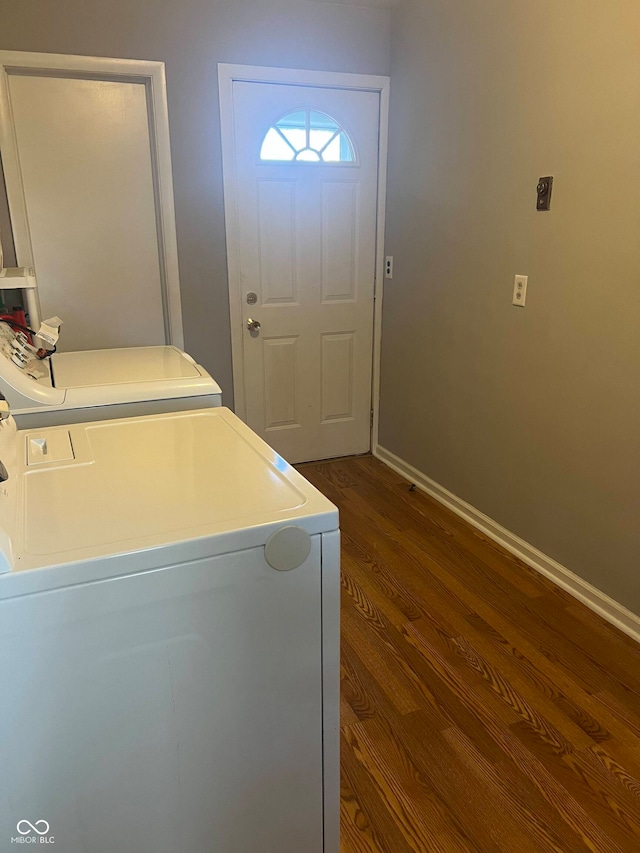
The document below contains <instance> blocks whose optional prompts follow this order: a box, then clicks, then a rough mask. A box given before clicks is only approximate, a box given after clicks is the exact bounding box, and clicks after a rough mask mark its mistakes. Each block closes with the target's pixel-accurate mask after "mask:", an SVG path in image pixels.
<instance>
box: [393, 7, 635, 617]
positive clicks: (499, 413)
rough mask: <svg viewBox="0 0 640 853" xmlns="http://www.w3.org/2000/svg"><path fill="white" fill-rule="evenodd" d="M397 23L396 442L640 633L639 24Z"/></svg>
mask: <svg viewBox="0 0 640 853" xmlns="http://www.w3.org/2000/svg"><path fill="white" fill-rule="evenodd" d="M395 23H396V27H395V32H394V39H393V45H392V63H391V77H392V96H391V150H390V167H389V204H388V211H387V217H388V218H387V221H388V235H387V246H386V251H387V252H389V253H392V254H393V255H394V256H395V270H394V280H393V282H390V283H389V284H388V285H387V286H386V288H385V303H384V329H383V354H382V359H383V364H382V413H381V436H380V441H381V444H382V445H383V446H384V447H386V448H388V449H389V450H391V451H393V452H394V453H396V454H398V455H399V456H400V457H402V458H404V459H405V460H406V461H408V462H410V463H411V464H413V465H414V466H416V467H417V468H418V469H420V470H421V471H423V472H425V473H426V474H428V475H429V476H430V477H432V478H433V479H434V480H436V481H437V482H439V483H440V484H442V485H444V486H446V487H447V488H448V489H450V490H451V491H452V492H454V493H455V494H457V495H458V496H460V497H462V498H464V499H465V500H467V501H469V502H470V503H471V504H473V505H474V506H476V507H477V508H478V509H480V510H482V511H483V512H484V513H486V514H488V515H489V516H491V517H492V518H494V519H495V520H497V521H498V522H500V523H501V524H503V525H505V526H506V527H507V528H509V529H510V530H512V531H513V532H515V533H517V534H519V535H520V536H522V537H523V538H524V539H526V540H527V541H529V542H530V543H532V544H533V545H535V546H537V547H538V548H540V549H541V550H542V551H544V552H545V553H547V554H549V555H551V556H552V557H554V558H555V559H557V560H559V561H560V562H561V563H563V564H564V565H566V566H567V567H568V568H570V569H571V570H573V571H574V572H576V573H577V574H578V575H580V576H582V577H583V578H584V579H586V580H587V581H589V582H591V583H593V584H594V585H595V586H597V587H599V588H600V589H602V590H603V591H605V592H606V593H608V594H609V595H611V596H612V597H613V598H615V599H617V600H618V601H620V602H621V603H623V604H624V605H626V606H627V607H629V608H630V609H632V610H634V611H635V612H636V613H640V582H639V580H640V237H639V235H640V7H639V5H638V3H637V2H636V0H609V2H607V3H602V2H601V0H562V2H561V3H559V2H558V0H536V2H534V3H530V2H524V0H482V2H478V0H455V2H451V0H430V2H428V3H426V2H424V0H423V2H415V3H409V4H408V5H407V6H406V7H405V8H404V9H403V11H401V12H397V13H395ZM550 174H551V175H554V176H555V186H554V192H553V202H552V210H551V212H549V213H536V211H535V187H536V183H537V179H538V177H539V176H542V175H550ZM516 273H520V274H524V275H528V276H529V294H528V300H527V307H526V308H525V309H521V308H515V307H512V306H511V294H512V288H513V278H514V275H515V274H516Z"/></svg>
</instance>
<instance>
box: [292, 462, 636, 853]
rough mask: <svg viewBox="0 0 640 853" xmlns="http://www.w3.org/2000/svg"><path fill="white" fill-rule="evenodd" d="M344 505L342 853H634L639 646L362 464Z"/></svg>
mask: <svg viewBox="0 0 640 853" xmlns="http://www.w3.org/2000/svg"><path fill="white" fill-rule="evenodd" d="M299 469H300V470H301V472H302V473H303V474H304V476H305V477H307V478H308V479H309V480H311V482H312V483H314V484H315V485H316V486H317V487H318V488H319V489H320V490H321V491H323V492H324V493H325V494H326V495H327V496H328V497H329V498H330V499H331V500H333V501H334V502H335V503H336V504H337V505H338V506H339V508H340V514H341V528H342V539H343V548H342V587H343V596H342V700H341V706H342V707H341V713H342V719H341V738H342V845H341V849H342V853H353V851H358V853H359V851H369V853H370V851H385V853H406V851H421V853H422V851H446V853H448V851H468V850H473V851H481V853H488V851H507V853H524V851H541V850H543V851H546V850H556V851H571V853H578V851H584V850H590V851H594V853H608V851H640V647H639V646H638V645H636V644H635V643H634V642H633V641H632V640H631V639H630V638H628V637H626V636H625V635H624V634H622V633H620V632H619V631H617V630H616V629H614V628H613V627H611V626H609V625H608V624H607V623H605V622H604V621H603V620H601V619H600V618H599V617H598V616H596V615H595V614H594V613H592V612H591V611H590V610H588V609H587V608H586V607H583V606H582V605H581V604H580V603H579V602H577V601H576V600H575V599H573V598H572V597H571V596H569V595H568V594H567V593H565V592H564V591H562V590H561V589H559V588H558V587H556V586H554V585H553V584H552V583H551V582H550V581H547V580H546V579H545V578H543V577H541V576H540V575H538V574H537V573H535V572H534V571H533V570H531V569H530V568H528V567H527V566H526V565H524V564H523V563H521V562H520V561H519V560H517V559H516V558H514V557H512V556H511V555H510V554H508V553H507V552H506V551H504V550H502V549H501V548H500V547H498V546H497V545H496V544H495V543H493V542H492V541H491V540H489V539H486V538H485V537H484V536H482V535H481V534H480V533H478V532H477V531H475V530H474V529H473V528H471V527H470V526H469V525H467V524H466V523H465V522H464V521H462V520H461V519H460V518H458V517H457V516H455V515H454V514H453V513H451V512H449V511H448V510H446V509H445V508H444V507H442V506H441V505H440V504H438V503H436V502H435V501H433V500H431V499H430V498H429V497H427V496H426V495H425V494H423V493H421V492H419V491H417V490H416V491H409V488H408V486H409V484H408V483H407V482H406V481H405V480H403V479H402V478H401V477H399V476H398V475H396V474H395V473H394V472H393V471H391V470H390V469H389V468H387V467H386V466H384V465H383V464H382V463H380V462H378V461H377V460H375V459H373V458H372V457H358V458H350V459H343V460H334V461H330V462H318V463H310V464H307V465H301V466H299Z"/></svg>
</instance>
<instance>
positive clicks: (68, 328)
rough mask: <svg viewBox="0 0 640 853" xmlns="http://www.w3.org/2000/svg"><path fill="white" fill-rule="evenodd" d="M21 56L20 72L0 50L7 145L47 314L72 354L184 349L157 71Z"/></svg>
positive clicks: (18, 230) (19, 249) (15, 213)
mask: <svg viewBox="0 0 640 853" xmlns="http://www.w3.org/2000/svg"><path fill="white" fill-rule="evenodd" d="M13 56H18V57H19V58H20V56H21V55H20V54H17V55H16V54H14V55H13ZM34 56H35V57H37V58H38V61H40V62H41V63H44V66H50V63H49V62H48V60H50V59H54V60H56V61H57V64H58V66H59V67H57V68H51V67H37V66H34V65H33V64H31V63H32V62H33V57H34ZM26 58H27V60H29V58H31V62H29V61H27V62H24V63H23V64H18V65H13V64H9V63H8V62H7V61H6V59H7V57H6V54H4V55H3V54H1V53H0V60H2V59H4V60H5V63H4V67H3V72H4V73H3V75H2V91H1V92H0V97H1V98H2V101H3V103H2V111H1V115H0V121H1V124H2V128H1V131H0V146H1V147H2V157H3V163H4V167H5V172H6V183H7V194H8V197H9V206H10V211H11V219H12V224H13V230H14V238H15V243H16V253H17V256H18V263H19V264H20V265H21V266H22V265H27V264H33V265H34V266H35V269H36V275H37V280H38V296H39V301H40V311H41V316H42V317H48V316H51V315H54V314H57V315H58V316H59V317H61V318H62V319H63V320H64V326H63V330H62V337H61V347H60V348H61V349H65V350H79V349H102V348H106V347H122V346H135V345H154V344H155V345H159V344H165V343H175V344H177V345H178V346H181V345H182V328H181V317H180V305H179V292H178V291H177V288H178V280H177V262H176V260H175V226H174V216H173V201H172V193H171V173H170V166H169V165H168V164H169V160H168V127H167V126H166V107H165V108H164V110H163V112H164V136H165V137H166V138H165V140H164V145H165V146H166V151H165V152H164V155H165V157H164V160H165V162H164V163H163V162H161V160H162V154H163V152H161V151H159V150H158V149H159V141H160V143H161V144H162V142H163V141H162V140H159V135H158V129H159V124H161V123H162V118H163V116H162V115H160V116H159V115H158V111H157V109H156V107H157V101H158V96H160V102H161V103H160V106H161V107H162V106H163V105H164V91H163V84H164V75H163V70H162V67H161V63H142V65H144V66H151V68H149V69H147V72H148V73H137V74H132V73H130V72H131V71H132V70H134V71H136V70H137V71H139V72H142V71H143V69H141V68H139V67H137V66H138V64H137V63H125V65H126V66H128V67H126V68H122V67H121V63H119V61H117V60H85V66H84V67H80V68H78V67H73V66H74V65H77V64H78V58H77V57H76V58H74V57H46V56H43V55H37V54H27V55H26ZM65 60H68V62H67V63H66V64H67V65H68V66H69V67H64V66H65ZM80 60H82V58H80ZM93 63H97V66H99V67H97V66H96V67H95V68H93V70H92V64H93ZM109 63H112V66H111V67H110V66H109ZM131 66H133V68H132V67H131ZM153 66H156V67H155V68H154V67H153ZM157 66H159V68H158V67H157ZM158 70H159V71H160V78H161V79H156V80H155V81H154V80H153V76H154V72H156V77H157V72H158ZM123 72H125V73H123ZM154 83H155V84H156V90H157V88H158V86H157V84H158V83H161V84H162V86H161V87H160V88H161V90H162V91H161V92H158V91H156V92H155V93H154V91H153V84H154ZM154 95H155V101H156V103H154ZM159 120H160V122H159ZM159 166H160V167H162V166H164V167H165V173H164V174H161V168H159ZM167 169H168V174H167ZM167 184H168V186H167ZM167 207H169V209H167Z"/></svg>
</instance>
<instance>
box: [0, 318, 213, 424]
mask: <svg viewBox="0 0 640 853" xmlns="http://www.w3.org/2000/svg"><path fill="white" fill-rule="evenodd" d="M15 337H16V336H15V334H14V332H13V331H12V330H11V328H10V327H9V326H8V325H7V324H5V323H0V392H1V393H2V394H3V395H4V396H5V397H6V399H7V400H8V401H9V404H10V406H11V412H12V415H13V416H14V418H15V419H16V423H17V424H18V427H19V428H20V429H25V428H30V427H42V426H54V425H57V424H70V423H79V422H83V421H95V420H105V419H107V418H121V417H130V416H135V415H148V414H157V413H161V412H172V411H181V410H187V409H198V408H209V407H211V406H220V405H221V396H222V392H221V391H220V387H219V386H218V384H217V383H216V382H215V381H214V380H213V379H212V378H211V376H209V374H208V373H207V371H206V370H205V369H204V368H203V367H201V366H200V365H199V364H196V362H195V361H194V360H193V359H192V358H191V356H189V355H187V354H186V353H184V352H182V351H181V350H179V349H177V347H171V346H155V347H123V348H121V349H108V350H91V351H86V352H61V353H54V354H53V355H52V356H50V357H49V358H45V359H43V360H40V359H37V358H32V359H31V360H30V361H28V362H27V364H26V365H24V366H22V367H19V366H17V365H16V364H15V363H14V362H13V361H12V360H11V354H12V343H13V340H14V339H15Z"/></svg>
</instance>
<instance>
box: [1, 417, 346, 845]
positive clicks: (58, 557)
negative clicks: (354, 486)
mask: <svg viewBox="0 0 640 853" xmlns="http://www.w3.org/2000/svg"><path fill="white" fill-rule="evenodd" d="M0 460H1V461H2V467H1V469H0V481H1V482H0V559H1V564H0V692H1V695H2V701H1V702H0V732H1V733H2V734H1V737H0V767H1V768H2V772H1V773H0V849H2V850H4V849H7V850H8V849H13V848H12V847H11V845H12V844H14V843H26V842H20V839H23V838H27V839H30V838H34V839H51V838H53V839H54V843H55V845H56V847H55V849H59V850H64V853H116V851H117V853H128V852H129V851H131V853H133V851H135V853H210V851H216V853H257V851H265V853H267V851H269V853H321V851H322V853H337V851H338V812H339V809H338V791H339V776H338V763H339V762H338V719H339V718H338V713H339V702H338V683H339V531H338V512H337V510H336V508H335V507H334V506H333V505H332V504H331V503H330V502H329V501H328V500H327V499H326V498H325V497H323V496H322V495H321V494H320V493H319V492H318V491H317V490H316V489H315V488H314V487H313V486H311V485H310V484H309V483H308V482H307V481H306V480H305V479H304V478H303V477H302V476H301V475H300V474H298V473H297V472H296V471H295V470H294V469H292V468H291V467H290V466H289V465H288V464H287V463H286V462H285V461H284V460H283V459H282V458H281V457H279V456H278V455H277V454H276V453H275V452H274V451H272V450H271V449H270V448H269V447H268V446H267V445H265V444H264V443H263V442H262V441H261V440H260V439H259V438H258V437H257V436H255V435H254V434H253V433H252V432H251V431H250V430H249V429H248V427H246V426H245V425H244V424H243V423H241V422H240V421H239V420H238V418H236V417H235V416H234V415H233V414H232V413H231V412H230V411H229V410H227V409H225V408H217V409H209V410H200V411H191V412H178V413H173V414H163V415H155V416H146V417H137V418H126V419H120V420H113V421H101V422H94V423H89V424H86V423H83V424H75V425H70V426H65V427H63V428H59V427H53V428H45V429H39V430H20V431H17V430H16V427H15V423H14V422H13V419H12V418H8V419H5V420H3V421H2V422H1V423H0ZM14 838H15V839H18V841H17V842H16V841H12V839H14ZM33 843H43V842H40V841H34V842H33Z"/></svg>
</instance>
